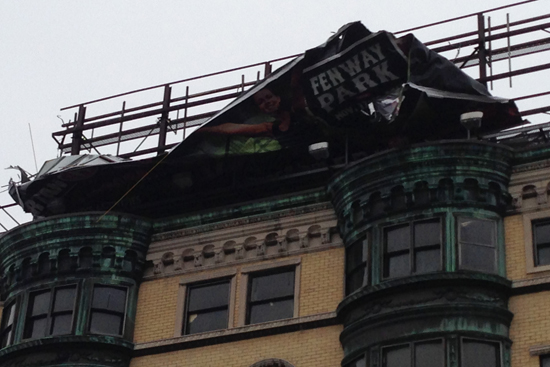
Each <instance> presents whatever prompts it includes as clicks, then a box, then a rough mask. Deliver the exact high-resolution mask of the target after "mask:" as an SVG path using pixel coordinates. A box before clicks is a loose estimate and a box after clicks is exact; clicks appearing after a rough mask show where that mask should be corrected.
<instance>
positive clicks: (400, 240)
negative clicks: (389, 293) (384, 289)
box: [383, 219, 442, 278]
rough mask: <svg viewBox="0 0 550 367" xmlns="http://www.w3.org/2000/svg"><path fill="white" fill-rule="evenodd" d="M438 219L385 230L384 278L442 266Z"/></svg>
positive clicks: (430, 270) (432, 269)
mask: <svg viewBox="0 0 550 367" xmlns="http://www.w3.org/2000/svg"><path fill="white" fill-rule="evenodd" d="M441 242H442V241H441V221H440V220H439V219H432V220H428V221H416V222H410V223H406V224H400V225H397V226H392V227H388V228H385V229H384V266H383V269H384V270H383V272H384V277H385V278H396V277H402V276H406V275H410V274H420V273H428V272H432V271H438V270H440V269H441Z"/></svg>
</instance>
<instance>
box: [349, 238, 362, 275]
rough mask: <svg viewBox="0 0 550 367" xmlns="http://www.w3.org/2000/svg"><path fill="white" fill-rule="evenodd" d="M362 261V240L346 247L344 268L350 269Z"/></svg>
mask: <svg viewBox="0 0 550 367" xmlns="http://www.w3.org/2000/svg"><path fill="white" fill-rule="evenodd" d="M362 263H363V241H362V240H361V241H357V242H355V243H354V244H353V245H351V246H350V247H348V248H347V249H346V270H347V271H351V270H353V269H355V268H356V267H357V266H359V265H361V264H362Z"/></svg>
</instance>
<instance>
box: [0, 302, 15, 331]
mask: <svg viewBox="0 0 550 367" xmlns="http://www.w3.org/2000/svg"><path fill="white" fill-rule="evenodd" d="M14 319H15V307H14V303H12V304H11V305H9V306H8V307H6V308H4V311H3V312H2V330H4V329H5V328H6V327H8V326H10V325H13V321H14Z"/></svg>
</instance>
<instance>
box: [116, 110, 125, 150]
mask: <svg viewBox="0 0 550 367" xmlns="http://www.w3.org/2000/svg"><path fill="white" fill-rule="evenodd" d="M125 111H126V101H123V102H122V110H121V111H120V126H119V128H118V141H117V145H116V155H117V156H118V154H119V153H120V141H121V139H122V126H123V125H124V112H125Z"/></svg>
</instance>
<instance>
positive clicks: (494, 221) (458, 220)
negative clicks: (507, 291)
mask: <svg viewBox="0 0 550 367" xmlns="http://www.w3.org/2000/svg"><path fill="white" fill-rule="evenodd" d="M462 220H476V221H480V222H490V223H492V224H493V228H492V236H493V246H487V245H485V244H481V243H475V242H465V241H462V240H461V230H460V224H461V221H462ZM455 223H456V229H455V231H456V251H457V258H458V270H467V271H477V272H481V273H487V274H496V275H501V270H500V259H499V256H500V253H501V250H502V249H501V248H500V246H499V240H498V238H499V220H498V219H497V218H492V217H478V216H471V215H466V214H462V213H456V214H455ZM463 243H464V244H465V245H468V246H480V247H485V248H493V249H494V262H493V265H494V268H493V271H492V272H489V271H485V270H479V269H472V268H466V267H464V266H463V264H462V261H463V259H462V258H463V255H462V244H463Z"/></svg>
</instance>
